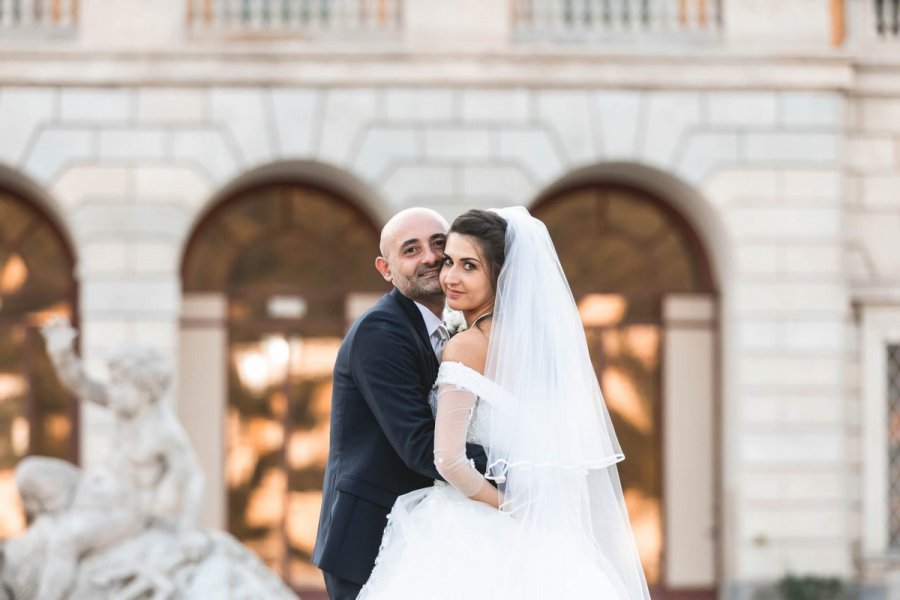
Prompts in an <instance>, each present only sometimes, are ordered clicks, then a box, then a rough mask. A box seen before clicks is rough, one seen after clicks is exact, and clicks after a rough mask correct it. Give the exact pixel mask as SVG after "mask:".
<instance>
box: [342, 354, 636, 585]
mask: <svg viewBox="0 0 900 600" xmlns="http://www.w3.org/2000/svg"><path fill="white" fill-rule="evenodd" d="M431 402H432V409H433V410H434V411H435V413H436V427H435V456H436V460H435V462H436V465H437V466H438V470H439V471H440V473H441V474H442V476H444V477H445V479H447V481H448V482H451V483H444V482H440V481H439V482H435V485H434V486H433V487H430V488H425V489H421V490H416V491H414V492H410V493H408V494H405V495H403V496H401V497H399V498H398V499H397V501H396V503H395V504H394V507H393V510H392V511H391V514H390V516H389V517H388V519H389V523H388V526H387V529H386V530H385V534H384V538H383V541H382V546H381V550H380V553H379V555H378V559H377V560H376V564H375V569H374V571H373V572H372V576H371V578H370V579H369V581H368V583H366V585H365V587H364V588H363V590H362V592H361V594H360V596H359V600H406V599H408V600H424V599H436V600H437V599H442V600H443V599H446V600H451V599H452V600H469V599H480V598H484V599H491V600H497V599H502V598H509V599H516V600H528V599H534V600H545V599H548V598H553V599H579V600H582V599H587V598H597V599H603V600H619V599H623V600H624V599H626V598H628V597H629V596H628V594H627V592H626V591H625V590H626V586H625V585H624V584H623V582H622V581H621V580H620V578H619V576H618V574H617V573H616V570H615V569H614V567H613V565H612V563H611V562H610V561H609V560H607V557H606V556H604V554H603V552H602V551H601V550H600V549H599V548H598V547H596V546H595V545H592V544H590V543H589V542H588V541H586V538H577V539H573V537H572V536H570V535H568V534H563V533H561V532H560V530H559V529H558V528H554V527H553V524H552V523H548V524H545V525H541V524H538V523H531V522H529V523H528V525H524V522H523V520H522V519H520V518H519V517H517V516H514V515H512V514H510V513H508V512H503V511H501V510H498V509H496V508H494V507H492V506H489V505H487V504H485V503H483V502H478V501H474V500H471V499H470V498H469V497H468V495H471V494H474V493H475V492H476V491H477V490H478V489H480V487H481V486H483V485H489V484H486V483H485V479H484V477H483V476H482V475H481V474H480V473H479V472H478V471H476V470H475V468H474V464H473V463H472V462H471V461H470V460H468V459H467V458H466V456H465V444H466V442H467V441H468V442H473V443H476V444H480V445H483V446H485V447H486V446H487V444H488V442H489V440H491V439H492V438H491V435H490V433H491V428H492V423H491V419H492V416H495V415H496V413H497V411H496V408H497V407H498V406H500V404H501V403H509V402H515V398H512V397H510V395H509V394H507V393H506V392H505V391H504V390H503V389H501V388H500V387H499V386H498V385H497V384H495V383H494V382H493V381H491V380H490V379H488V378H487V377H485V376H484V375H482V374H481V373H479V372H477V371H475V370H473V369H471V368H469V367H467V366H465V365H463V364H461V363H457V362H445V363H443V364H442V365H441V368H440V371H439V374H438V379H437V382H436V383H435V389H434V391H433V392H432V395H431ZM486 449H487V448H486ZM571 476H572V477H585V476H586V473H585V472H584V471H573V472H572V475H571Z"/></svg>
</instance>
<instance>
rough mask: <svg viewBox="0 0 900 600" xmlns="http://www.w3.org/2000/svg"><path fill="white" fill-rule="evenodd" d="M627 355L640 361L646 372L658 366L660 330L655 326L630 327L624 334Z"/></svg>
mask: <svg viewBox="0 0 900 600" xmlns="http://www.w3.org/2000/svg"><path fill="white" fill-rule="evenodd" d="M623 334H624V337H625V343H626V344H627V346H628V353H629V354H630V355H631V356H633V357H635V358H637V359H638V360H640V361H641V364H643V365H644V368H645V369H647V370H648V371H652V370H654V369H656V367H657V366H658V364H659V336H660V328H659V327H658V326H656V325H632V326H630V327H628V328H627V329H626V330H625V331H624V332H623Z"/></svg>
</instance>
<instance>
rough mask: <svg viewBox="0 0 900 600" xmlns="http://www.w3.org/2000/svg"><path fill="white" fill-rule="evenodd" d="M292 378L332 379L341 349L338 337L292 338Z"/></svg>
mask: <svg viewBox="0 0 900 600" xmlns="http://www.w3.org/2000/svg"><path fill="white" fill-rule="evenodd" d="M290 343H291V352H290V357H291V368H290V370H291V376H292V377H295V378H296V377H302V378H315V377H330V376H331V372H332V370H333V369H334V361H335V360H336V359H337V353H338V350H339V349H340V347H341V339H340V338H337V337H321V338H305V339H304V338H291V342H290Z"/></svg>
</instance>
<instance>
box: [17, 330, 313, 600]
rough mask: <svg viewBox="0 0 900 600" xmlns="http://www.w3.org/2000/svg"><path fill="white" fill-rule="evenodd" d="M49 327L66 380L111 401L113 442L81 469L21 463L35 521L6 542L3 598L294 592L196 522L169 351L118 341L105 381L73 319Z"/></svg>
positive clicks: (95, 398)
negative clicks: (89, 364) (89, 369)
mask: <svg viewBox="0 0 900 600" xmlns="http://www.w3.org/2000/svg"><path fill="white" fill-rule="evenodd" d="M43 333H44V337H45V339H46V342H47V352H48V353H49V355H50V358H51V360H52V361H53V363H54V365H55V366H56V369H57V373H58V374H59V377H60V379H61V380H62V382H63V383H64V385H66V386H67V387H68V388H69V389H70V390H71V391H72V392H73V393H74V394H75V395H77V396H78V397H79V398H80V399H82V400H83V401H86V402H94V403H96V404H99V405H101V406H104V407H106V408H107V409H108V410H110V411H111V413H112V415H113V417H114V418H115V427H114V430H113V446H112V448H111V450H110V452H109V454H108V456H107V458H106V459H105V460H103V461H100V462H99V463H97V464H92V465H90V466H89V467H87V468H86V469H83V470H82V469H79V468H78V467H76V466H74V465H71V464H69V463H67V462H65V461H62V460H59V459H53V458H45V457H29V458H26V459H24V460H22V461H21V462H20V463H19V464H18V465H17V467H16V484H17V486H18V488H19V493H20V495H21V496H22V500H23V502H24V505H25V507H26V510H27V511H28V513H29V515H30V517H31V525H30V526H29V527H28V529H27V530H26V531H25V532H23V533H22V534H21V535H19V536H16V537H14V538H11V539H9V540H6V541H5V542H3V543H2V544H0V600H11V599H16V600H64V599H75V598H77V599H81V598H90V599H92V600H138V599H140V600H148V599H150V600H175V599H179V600H206V599H207V598H222V599H223V600H227V599H231V600H251V599H255V598H272V599H278V600H295V599H296V596H295V595H294V594H293V593H292V592H291V590H290V589H289V588H287V586H285V585H284V583H283V582H282V581H281V580H280V579H279V578H278V577H276V576H275V575H274V574H273V573H271V572H269V571H268V570H267V569H266V568H265V565H263V564H262V562H261V561H260V560H259V559H258V558H257V557H256V556H255V555H254V554H253V553H252V552H250V550H248V549H247V548H245V547H244V546H242V545H241V544H240V543H239V542H238V541H237V540H235V539H234V538H233V537H232V536H230V535H229V534H227V533H225V532H222V531H214V530H206V531H204V530H202V529H200V515H201V503H202V501H203V477H202V474H201V471H200V467H199V461H198V460H197V457H196V455H195V454H194V451H193V448H192V447H191V445H190V443H189V441H188V438H187V435H186V434H185V432H184V429H182V427H181V425H180V424H179V422H178V420H177V419H176V417H175V415H174V413H173V412H172V409H171V408H170V405H169V402H168V399H167V394H168V391H169V387H170V384H171V379H172V375H171V370H170V368H169V365H168V364H167V362H166V361H165V359H164V358H163V356H162V355H160V354H159V353H158V352H156V351H155V350H153V349H152V348H148V347H146V346H143V345H139V344H128V345H125V346H122V347H120V348H119V349H118V350H117V351H116V352H114V353H113V354H112V355H111V358H110V359H109V361H108V367H109V375H110V380H109V382H108V383H105V384H104V383H100V382H99V381H96V380H94V379H92V378H91V377H89V376H88V375H87V373H86V372H85V369H84V367H83V365H82V362H81V360H80V359H79V358H78V356H77V355H76V354H75V350H74V347H73V340H74V339H75V335H76V334H75V331H74V330H73V329H72V327H71V326H70V325H69V322H68V321H67V320H65V319H56V320H53V321H51V322H49V323H47V325H46V326H45V327H44V328H43Z"/></svg>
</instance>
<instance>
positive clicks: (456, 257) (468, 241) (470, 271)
mask: <svg viewBox="0 0 900 600" xmlns="http://www.w3.org/2000/svg"><path fill="white" fill-rule="evenodd" d="M488 269H489V266H488V265H487V264H486V263H485V260H484V256H483V253H482V250H481V246H480V245H479V243H478V241H477V240H475V239H474V238H472V237H470V236H467V235H461V234H458V233H451V234H450V235H449V236H448V237H447V245H446V246H445V247H444V266H443V268H442V269H441V288H442V289H443V290H444V294H445V295H446V296H447V304H448V305H449V306H450V308H452V309H454V310H460V311H463V312H464V313H472V314H476V315H478V314H480V313H482V312H484V311H485V310H487V309H489V308H490V307H491V305H492V304H493V303H494V290H493V288H492V287H491V280H490V277H489V274H488Z"/></svg>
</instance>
